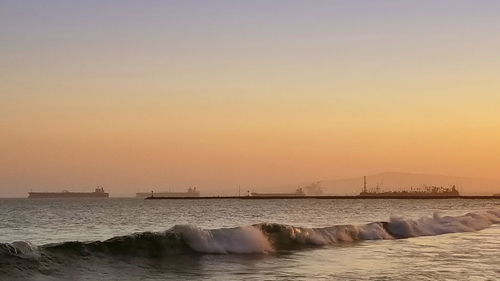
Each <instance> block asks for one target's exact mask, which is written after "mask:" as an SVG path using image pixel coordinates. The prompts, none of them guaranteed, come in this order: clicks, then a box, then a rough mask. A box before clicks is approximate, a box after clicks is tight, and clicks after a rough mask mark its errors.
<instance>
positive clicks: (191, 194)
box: [135, 187, 200, 198]
mask: <svg viewBox="0 0 500 281" xmlns="http://www.w3.org/2000/svg"><path fill="white" fill-rule="evenodd" d="M135 197H136V198H148V197H182V198H183V197H200V191H199V190H197V189H196V187H193V188H191V187H190V188H188V189H187V191H186V192H170V191H161V192H154V191H151V192H137V193H136V194H135Z"/></svg>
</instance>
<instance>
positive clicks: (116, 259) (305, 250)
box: [0, 198, 500, 281]
mask: <svg viewBox="0 0 500 281" xmlns="http://www.w3.org/2000/svg"><path fill="white" fill-rule="evenodd" d="M499 279H500V200H494V199H492V200H473V199H427V200H416V199H415V200H413V199H364V200H363V199H281V200H276V199H271V200H267V199H263V200H243V199H199V200H184V199H182V200H142V199H135V198H109V199H0V280H2V281H4V280H5V281H13V280H14V281H15V280H92V281H95V280H499Z"/></svg>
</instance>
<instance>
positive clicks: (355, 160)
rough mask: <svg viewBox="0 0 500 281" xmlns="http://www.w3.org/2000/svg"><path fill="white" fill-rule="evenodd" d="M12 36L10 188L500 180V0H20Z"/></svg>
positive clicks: (2, 65)
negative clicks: (389, 175) (385, 178)
mask: <svg viewBox="0 0 500 281" xmlns="http://www.w3.org/2000/svg"><path fill="white" fill-rule="evenodd" d="M0 38H1V42H2V43H1V44H0V197H1V196H25V195H26V192H27V191H29V190H30V189H36V190H54V191H58V190H61V189H68V188H74V189H75V190H89V189H91V188H93V187H94V186H96V185H102V186H104V187H105V188H106V190H108V191H110V192H111V193H112V195H113V196H117V195H130V194H132V193H134V192H136V191H148V190H151V189H152V187H157V188H158V189H168V188H175V189H179V190H182V189H184V188H187V187H188V186H198V187H199V188H200V189H201V190H202V191H203V192H207V193H224V192H226V193H227V192H234V189H235V188H236V186H238V184H241V185H242V188H249V187H252V188H260V189H264V188H273V187H276V186H283V185H294V184H299V183H304V182H313V181H316V180H328V179H335V178H346V177H357V176H361V175H364V174H374V173H378V172H383V171H402V172H415V173H430V174H444V175H453V176H461V177H477V178H491V179H496V180H499V179H500V176H499V175H498V171H499V168H500V149H499V147H498V144H499V143H500V113H499V105H500V79H498V78H499V76H500V52H499V51H498V50H500V2H498V1H460V0H458V1H456V0H454V1H451V0H445V1H428V2H422V1H341V0H339V1H313V2H311V1H284V0H283V1H268V0H266V1H210V3H209V2H207V1H186V0H182V1H150V2H140V1H116V0H115V1H105V2H102V1H82V2H67V1H10V0H8V1H2V2H0ZM480 191H481V190H477V192H480Z"/></svg>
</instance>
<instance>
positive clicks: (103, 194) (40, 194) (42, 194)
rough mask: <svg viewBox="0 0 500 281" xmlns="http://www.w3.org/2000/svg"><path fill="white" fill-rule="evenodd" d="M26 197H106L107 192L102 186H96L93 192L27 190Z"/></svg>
mask: <svg viewBox="0 0 500 281" xmlns="http://www.w3.org/2000/svg"><path fill="white" fill-rule="evenodd" d="M28 194H29V195H28V198H108V197H109V193H107V192H104V188H103V187H97V188H96V189H95V190H94V191H93V192H72V191H67V190H63V191H61V192H29V193H28Z"/></svg>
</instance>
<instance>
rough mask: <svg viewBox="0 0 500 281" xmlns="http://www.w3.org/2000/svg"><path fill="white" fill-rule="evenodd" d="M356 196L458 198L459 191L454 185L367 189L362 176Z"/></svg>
mask: <svg viewBox="0 0 500 281" xmlns="http://www.w3.org/2000/svg"><path fill="white" fill-rule="evenodd" d="M358 197H374V198H458V197H460V193H459V192H458V190H457V189H456V187H455V185H453V186H451V187H442V186H425V187H423V188H415V189H413V188H412V189H410V190H394V191H381V190H380V188H378V187H377V188H375V189H374V190H368V189H367V187H366V177H364V185H363V190H362V191H361V192H360V193H359V195H358Z"/></svg>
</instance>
